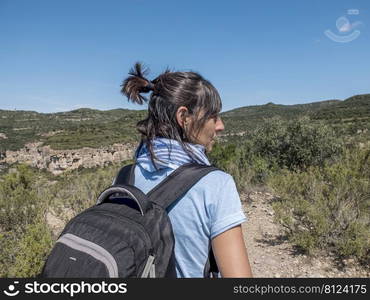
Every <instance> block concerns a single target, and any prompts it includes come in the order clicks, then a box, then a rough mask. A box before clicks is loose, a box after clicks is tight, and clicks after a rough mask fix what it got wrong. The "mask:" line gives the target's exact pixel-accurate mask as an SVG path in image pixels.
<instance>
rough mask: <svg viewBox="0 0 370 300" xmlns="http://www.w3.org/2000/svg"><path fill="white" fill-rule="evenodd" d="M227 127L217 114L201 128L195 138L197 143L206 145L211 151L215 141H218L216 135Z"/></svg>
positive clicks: (207, 149)
mask: <svg viewBox="0 0 370 300" xmlns="http://www.w3.org/2000/svg"><path fill="white" fill-rule="evenodd" d="M224 129H225V126H224V123H223V122H222V120H221V118H220V116H215V117H213V118H210V119H208V120H207V121H206V122H205V124H204V126H203V127H202V128H201V129H200V131H199V133H198V135H197V136H196V137H195V138H194V139H195V142H196V143H197V144H201V145H203V146H205V147H206V151H207V152H210V151H211V150H212V147H213V145H214V143H215V142H216V136H217V134H218V133H219V132H221V131H223V130H224Z"/></svg>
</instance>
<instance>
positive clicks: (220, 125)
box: [216, 118, 225, 131]
mask: <svg viewBox="0 0 370 300" xmlns="http://www.w3.org/2000/svg"><path fill="white" fill-rule="evenodd" d="M223 130H225V125H224V122H222V120H221V118H218V119H217V122H216V131H223Z"/></svg>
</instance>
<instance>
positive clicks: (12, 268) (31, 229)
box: [6, 223, 53, 277]
mask: <svg viewBox="0 0 370 300" xmlns="http://www.w3.org/2000/svg"><path fill="white" fill-rule="evenodd" d="M52 245H53V240H52V235H51V231H50V229H49V228H48V227H47V225H46V224H43V223H37V224H31V225H28V226H27V227H26V230H25V233H24V234H23V235H22V237H21V238H20V240H19V241H18V242H17V244H16V245H12V246H13V247H12V248H11V249H10V250H12V251H14V253H13V255H14V263H13V264H9V263H8V264H6V266H7V267H8V268H9V270H8V274H7V277H34V276H36V275H38V274H40V272H41V270H42V267H43V265H44V262H45V259H46V258H47V256H48V254H49V252H50V250H51V247H52ZM8 251H9V250H8Z"/></svg>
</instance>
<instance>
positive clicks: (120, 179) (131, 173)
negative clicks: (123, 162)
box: [112, 164, 135, 185]
mask: <svg viewBox="0 0 370 300" xmlns="http://www.w3.org/2000/svg"><path fill="white" fill-rule="evenodd" d="M134 183H135V164H131V165H127V166H124V167H122V168H121V170H119V172H118V174H117V176H116V178H115V179H114V180H113V183H112V185H117V184H118V185H127V184H129V185H134Z"/></svg>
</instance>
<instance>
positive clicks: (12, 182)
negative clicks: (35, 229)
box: [0, 165, 40, 231]
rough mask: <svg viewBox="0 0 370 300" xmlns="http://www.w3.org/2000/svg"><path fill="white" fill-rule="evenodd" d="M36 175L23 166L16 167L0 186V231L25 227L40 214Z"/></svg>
mask: <svg viewBox="0 0 370 300" xmlns="http://www.w3.org/2000/svg"><path fill="white" fill-rule="evenodd" d="M36 180H37V178H36V175H35V174H34V173H33V172H32V171H31V169H30V168H29V167H27V166H25V165H18V166H17V167H16V169H14V171H13V172H12V173H9V174H7V175H5V176H4V177H3V180H2V182H1V184H0V231H10V230H13V229H15V228H16V227H19V226H27V225H28V224H31V223H32V222H33V221H34V219H35V218H36V217H37V216H38V215H39V214H40V211H39V203H38V199H37V194H36V191H35V190H34V189H33V186H34V184H35V182H36Z"/></svg>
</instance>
